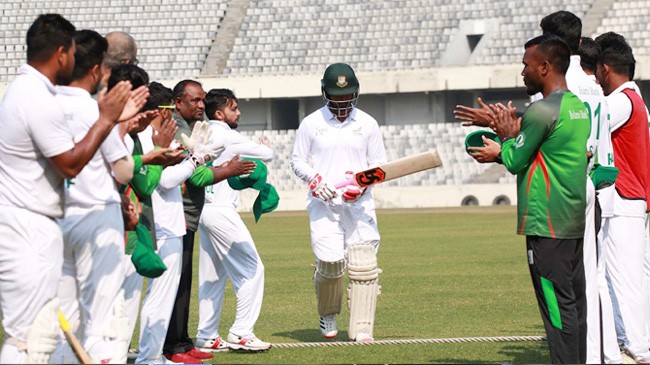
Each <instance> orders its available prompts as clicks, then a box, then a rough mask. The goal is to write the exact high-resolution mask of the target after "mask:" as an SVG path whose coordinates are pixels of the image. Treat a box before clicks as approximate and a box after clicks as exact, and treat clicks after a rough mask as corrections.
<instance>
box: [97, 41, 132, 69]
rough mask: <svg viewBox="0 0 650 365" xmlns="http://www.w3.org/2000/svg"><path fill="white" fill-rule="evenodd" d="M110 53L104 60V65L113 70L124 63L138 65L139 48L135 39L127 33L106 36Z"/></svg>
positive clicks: (108, 52)
mask: <svg viewBox="0 0 650 365" xmlns="http://www.w3.org/2000/svg"><path fill="white" fill-rule="evenodd" d="M106 41H108V51H106V57H105V58H104V64H105V65H106V66H108V67H109V68H113V67H115V66H117V65H120V64H123V63H133V64H135V63H137V62H136V59H137V58H136V57H137V55H138V47H137V46H136V45H135V39H133V37H131V36H130V35H129V34H128V33H125V32H110V33H108V34H107V35H106Z"/></svg>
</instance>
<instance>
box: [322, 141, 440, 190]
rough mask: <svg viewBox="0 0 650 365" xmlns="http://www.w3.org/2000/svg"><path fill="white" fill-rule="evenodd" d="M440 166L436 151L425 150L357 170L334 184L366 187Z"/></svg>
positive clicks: (338, 186) (340, 186) (337, 185)
mask: <svg viewBox="0 0 650 365" xmlns="http://www.w3.org/2000/svg"><path fill="white" fill-rule="evenodd" d="M438 166H442V160H440V156H439V155H438V152H437V151H433V150H432V151H427V152H423V153H418V154H416V155H411V156H407V157H402V158H400V159H397V160H394V161H390V162H387V163H385V164H383V165H381V166H377V167H371V168H369V169H366V170H363V171H359V172H357V173H355V174H354V176H353V177H352V179H350V180H346V181H342V182H340V183H338V184H336V185H334V186H335V187H336V188H337V189H340V188H342V187H344V186H348V185H357V186H359V187H362V188H363V187H366V186H370V185H375V184H379V183H381V182H384V181H390V180H394V179H397V178H400V177H402V176H406V175H410V174H414V173H416V172H420V171H424V170H428V169H432V168H434V167H438Z"/></svg>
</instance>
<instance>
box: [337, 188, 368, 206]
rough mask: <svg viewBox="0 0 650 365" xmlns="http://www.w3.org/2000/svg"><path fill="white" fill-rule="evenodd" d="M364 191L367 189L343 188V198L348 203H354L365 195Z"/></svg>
mask: <svg viewBox="0 0 650 365" xmlns="http://www.w3.org/2000/svg"><path fill="white" fill-rule="evenodd" d="M364 191H365V189H363V188H360V187H358V186H354V185H348V186H346V187H344V188H343V194H342V195H341V196H342V197H343V200H344V201H345V202H346V203H354V202H356V201H357V200H358V199H359V198H360V197H361V195H363V193H364Z"/></svg>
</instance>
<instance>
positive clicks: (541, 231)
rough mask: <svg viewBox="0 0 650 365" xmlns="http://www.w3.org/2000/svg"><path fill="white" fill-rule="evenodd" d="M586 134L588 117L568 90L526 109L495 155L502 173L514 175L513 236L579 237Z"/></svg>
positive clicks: (582, 221)
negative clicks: (499, 156) (513, 135)
mask: <svg viewBox="0 0 650 365" xmlns="http://www.w3.org/2000/svg"><path fill="white" fill-rule="evenodd" d="M589 131H590V122H589V112H588V111H587V109H586V107H585V106H584V104H583V103H582V101H581V100H580V99H579V98H578V97H577V96H576V95H574V94H573V93H571V92H569V91H566V90H558V91H555V92H553V93H552V94H551V95H549V96H548V97H546V98H544V99H542V100H539V101H537V102H534V103H532V104H531V105H530V106H529V107H528V108H527V109H526V111H525V112H524V115H523V120H522V122H521V130H520V132H519V134H518V135H517V137H516V138H514V139H509V140H507V141H505V142H504V143H503V145H502V152H501V154H502V159H503V164H504V165H505V166H506V168H507V169H508V171H510V172H511V173H513V174H517V218H518V223H517V233H519V234H523V235H527V236H540V237H549V238H561V239H571V238H579V237H583V236H584V228H585V204H586V200H585V199H586V192H585V190H586V174H585V171H586V168H587V156H586V149H585V146H586V144H587V138H588V137H589Z"/></svg>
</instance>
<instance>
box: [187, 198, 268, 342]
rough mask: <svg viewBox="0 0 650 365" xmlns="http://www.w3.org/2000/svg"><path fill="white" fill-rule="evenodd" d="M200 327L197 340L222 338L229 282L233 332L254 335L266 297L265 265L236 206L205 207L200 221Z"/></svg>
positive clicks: (241, 334)
mask: <svg viewBox="0 0 650 365" xmlns="http://www.w3.org/2000/svg"><path fill="white" fill-rule="evenodd" d="M199 242H200V245H201V248H200V251H199V326H198V332H197V335H196V337H197V338H215V337H218V336H219V321H220V319H221V310H222V306H223V296H224V290H225V287H226V281H227V279H230V282H231V283H232V285H233V288H234V289H235V296H236V297H237V309H236V314H235V322H234V323H233V325H232V327H230V333H232V334H234V335H238V336H242V337H247V336H249V335H252V334H253V327H254V326H255V322H257V318H258V317H259V315H260V311H261V309H262V299H263V297H264V265H263V264H262V259H261V258H260V255H259V254H258V253H257V248H256V247H255V243H254V242H253V238H252V237H251V234H250V232H249V231H248V228H246V225H245V224H244V222H243V221H242V220H241V217H240V216H239V214H238V213H237V211H236V210H235V209H234V208H232V207H219V206H214V205H211V204H207V205H205V207H203V212H202V213H201V219H200V220H199Z"/></svg>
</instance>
